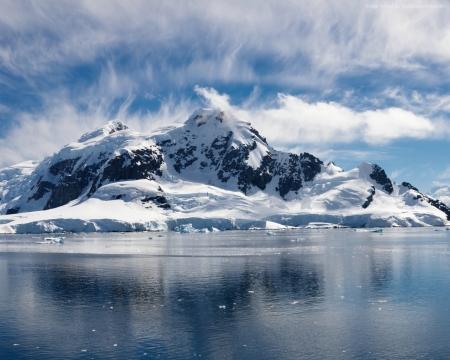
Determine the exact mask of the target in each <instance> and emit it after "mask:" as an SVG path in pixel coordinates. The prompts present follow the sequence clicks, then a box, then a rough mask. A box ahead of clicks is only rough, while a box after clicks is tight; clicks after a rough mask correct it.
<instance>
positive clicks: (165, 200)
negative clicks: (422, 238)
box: [0, 109, 450, 232]
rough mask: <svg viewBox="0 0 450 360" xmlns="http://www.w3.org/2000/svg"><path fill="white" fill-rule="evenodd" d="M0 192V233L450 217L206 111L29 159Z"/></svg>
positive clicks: (378, 171) (5, 173) (376, 170)
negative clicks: (278, 145)
mask: <svg viewBox="0 0 450 360" xmlns="http://www.w3.org/2000/svg"><path fill="white" fill-rule="evenodd" d="M0 197H1V200H0V214H3V215H0V232H43V231H62V230H65V231H111V230H115V231H123V230H146V229H147V230H149V229H150V230H153V229H167V228H174V227H175V226H177V225H179V224H186V223H188V222H189V223H193V224H195V225H196V226H197V227H198V226H201V227H209V228H212V227H218V228H249V227H252V226H255V227H267V222H268V221H270V224H273V223H274V222H275V223H279V224H283V225H291V226H298V225H305V224H308V223H309V222H311V221H322V222H330V223H336V224H341V225H347V226H390V225H400V226H425V225H445V224H447V223H448V220H449V219H450V210H449V209H448V208H447V206H446V205H444V204H443V203H441V202H440V201H439V200H436V199H435V198H434V197H431V196H428V195H425V194H422V193H421V192H420V191H419V190H418V189H416V188H415V187H413V186H412V185H410V184H409V183H402V184H396V183H394V182H392V181H391V180H390V179H389V178H388V177H387V176H386V173H385V171H384V170H383V169H382V168H381V167H379V166H378V165H375V164H368V163H362V164H360V165H359V166H358V167H357V168H355V169H353V170H350V171H347V172H344V171H343V170H342V169H340V168H339V167H337V166H336V165H335V164H333V163H329V164H326V165H325V164H323V162H322V161H320V160H319V159H318V158H316V157H314V156H313V155H311V154H308V153H302V154H292V153H287V152H281V151H277V150H275V149H273V148H272V147H271V146H270V145H269V144H268V143H267V141H266V139H265V138H264V137H263V136H262V135H261V134H259V132H258V131H257V130H256V129H254V128H253V127H252V126H251V124H250V123H247V122H244V121H242V120H239V119H237V118H236V117H234V116H233V114H230V113H228V112H224V111H220V110H211V109H199V110H197V111H196V112H194V113H193V114H192V115H191V116H190V117H189V119H188V120H187V121H186V122H185V123H184V124H183V125H177V126H169V127H165V128H160V129H158V130H156V131H153V132H150V133H145V134H141V133H138V132H136V131H134V130H132V129H130V128H128V127H127V126H126V125H125V124H123V123H122V122H120V121H111V122H109V123H108V124H107V125H105V126H103V127H101V128H98V129H96V130H94V131H92V132H90V133H87V134H85V135H83V136H82V137H81V138H80V139H78V140H77V141H76V142H74V143H71V144H68V145H66V146H65V147H63V148H62V149H61V150H60V151H59V152H58V153H56V154H54V155H53V156H51V157H48V158H46V159H44V160H43V161H42V162H41V163H39V164H38V163H33V162H25V163H22V164H18V165H16V166H13V167H9V168H6V169H2V170H0ZM2 224H3V225H2ZM261 224H262V225H261Z"/></svg>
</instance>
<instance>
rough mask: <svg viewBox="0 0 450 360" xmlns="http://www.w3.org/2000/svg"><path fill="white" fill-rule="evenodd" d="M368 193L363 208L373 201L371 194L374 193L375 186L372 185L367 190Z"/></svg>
mask: <svg viewBox="0 0 450 360" xmlns="http://www.w3.org/2000/svg"><path fill="white" fill-rule="evenodd" d="M369 192H370V195H369V196H368V197H367V200H366V202H365V203H364V204H363V205H362V207H363V209H367V208H368V207H369V205H370V204H371V203H372V201H373V196H374V195H375V186H372V188H371V189H370V190H369Z"/></svg>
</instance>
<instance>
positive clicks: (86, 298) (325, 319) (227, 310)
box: [0, 232, 450, 359]
mask: <svg viewBox="0 0 450 360" xmlns="http://www.w3.org/2000/svg"><path fill="white" fill-rule="evenodd" d="M330 234H332V235H333V237H330ZM238 235H239V234H238ZM238 235H233V238H231V236H226V235H222V237H216V238H212V237H209V238H207V237H204V238H193V237H190V238H187V237H185V238H180V237H174V238H170V239H169V238H168V239H164V240H160V241H159V242H155V243H154V245H153V243H151V244H150V245H149V243H148V242H142V243H139V242H136V243H133V244H132V245H130V246H135V247H136V248H137V249H138V250H142V253H143V255H130V254H125V255H112V254H80V253H79V254H73V253H69V252H56V251H55V250H54V249H51V251H49V252H39V251H36V252H31V253H30V252H9V253H8V252H3V253H0V268H1V269H4V270H5V271H4V272H3V273H2V275H1V276H0V286H1V289H2V292H1V293H0V314H1V315H0V317H1V318H0V320H1V321H0V353H2V354H6V357H5V358H8V357H9V358H35V359H44V358H45V359H48V358H58V359H59V358H65V357H67V358H87V357H89V358H92V357H93V358H105V357H108V358H147V357H149V358H156V357H158V356H159V357H162V358H183V359H184V358H189V357H198V356H199V355H202V356H203V357H206V358H230V359H231V358H258V359H261V358H286V359H288V358H305V359H306V358H308V359H310V358H317V359H319V358H320V359H322V358H349V357H350V358H362V357H363V358H369V359H370V358H380V357H381V358H390V357H400V358H415V357H418V356H419V355H420V356H424V357H442V356H441V355H443V354H446V353H447V351H450V346H449V345H448V344H447V343H446V342H445V341H444V339H446V334H447V332H448V330H450V329H449V325H448V324H449V323H450V322H449V321H448V320H450V315H449V312H448V311H447V310H446V308H447V303H448V300H450V296H449V291H448V290H447V286H446V284H448V281H449V280H450V275H449V274H450V271H448V270H450V259H449V256H448V255H449V249H448V244H447V243H445V244H439V245H436V244H430V243H429V242H424V241H421V240H420V239H421V237H420V232H419V233H418V235H417V236H416V237H415V238H412V239H411V234H409V233H408V237H409V240H410V242H409V244H408V245H405V244H404V243H403V241H404V239H403V238H401V237H398V236H397V237H396V236H394V235H392V238H391V241H389V242H386V240H385V239H382V238H375V237H368V236H370V235H366V237H364V236H362V235H361V234H356V235H355V234H354V233H351V232H334V233H331V232H328V233H323V234H320V233H318V234H315V233H313V234H311V236H309V237H305V238H306V240H305V241H304V242H303V243H296V242H295V243H294V242H291V241H290V236H289V235H288V234H287V235H280V236H279V237H273V238H272V237H271V239H266V238H263V237H261V235H260V234H256V235H254V236H253V237H252V235H249V234H245V236H244V235H243V236H241V238H238ZM358 236H359V237H358ZM230 238H231V239H230ZM247 238H248V239H247ZM379 239H380V240H379ZM138 240H139V239H138ZM87 241H89V239H87V240H86V242H87ZM98 241H99V244H100V245H99V246H101V247H103V248H105V244H110V243H109V242H108V241H112V240H108V239H106V240H104V242H101V241H100V240H98ZM136 241H137V240H136ZM69 243H70V242H69ZM111 244H112V245H107V246H116V245H117V242H115V243H111ZM250 244H251V246H250ZM119 245H120V246H122V245H121V244H119ZM119 245H117V246H119ZM77 246H82V247H84V246H86V243H84V242H80V243H79V244H78V245H77ZM60 249H64V251H67V250H68V249H69V250H70V251H72V250H73V249H72V248H70V247H65V248H60ZM108 249H109V247H108ZM161 254H166V255H165V256H162V255H161ZM219 254H221V255H219ZM55 339H56V340H55ZM59 339H64V340H63V341H61V340H59ZM15 343H17V344H19V345H17V346H14V344H15ZM115 344H116V345H117V346H115ZM434 345H436V346H438V345H439V349H440V350H439V351H436V349H435V348H433V346H434ZM82 350H86V351H82ZM194 354H195V355H194Z"/></svg>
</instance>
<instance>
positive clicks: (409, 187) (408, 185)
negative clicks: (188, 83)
mask: <svg viewBox="0 0 450 360" xmlns="http://www.w3.org/2000/svg"><path fill="white" fill-rule="evenodd" d="M402 185H403V186H404V187H407V188H408V189H410V190H415V191H417V192H419V189H417V188H416V187H414V186H412V185H411V184H410V183H409V182H406V181H404V182H402Z"/></svg>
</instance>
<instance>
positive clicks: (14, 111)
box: [0, 0, 450, 191]
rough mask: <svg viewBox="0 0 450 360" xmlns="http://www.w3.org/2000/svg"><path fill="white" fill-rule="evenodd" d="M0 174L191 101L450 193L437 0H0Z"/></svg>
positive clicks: (278, 142) (447, 66)
mask: <svg viewBox="0 0 450 360" xmlns="http://www.w3.org/2000/svg"><path fill="white" fill-rule="evenodd" d="M1 7H2V11H0V154H1V156H0V167H6V166H10V165H13V164H15V163H18V162H21V161H25V160H30V159H33V160H42V159H43V158H44V157H45V156H50V155H52V154H53V153H55V152H57V151H58V150H59V149H60V148H61V147H62V146H63V145H65V144H67V143H69V142H72V141H74V140H76V139H77V138H78V137H79V136H80V135H82V134H83V133H85V132H87V131H90V130H92V129H94V128H95V127H98V126H101V125H102V124H104V123H106V122H107V121H109V120H112V119H121V120H122V121H124V122H125V123H127V124H128V125H129V126H131V127H132V128H134V129H136V130H138V131H149V130H152V129H155V128H157V127H159V126H163V125H166V124H170V123H182V122H184V121H185V120H187V118H188V116H189V115H190V114H191V113H192V112H193V111H194V110H195V109H197V108H199V107H217V108H223V109H227V110H230V111H232V112H234V113H235V115H237V116H239V117H241V118H242V119H244V120H246V121H250V122H251V123H252V125H253V127H255V128H256V129H257V130H258V131H259V132H260V133H261V134H262V135H263V136H265V137H266V138H267V140H268V142H269V144H271V145H272V146H273V147H274V148H275V149H278V150H286V151H292V152H296V153H300V152H309V153H312V154H313V155H315V156H317V157H319V158H320V159H321V160H323V161H324V162H328V161H334V163H335V164H337V165H338V166H341V167H342V168H344V169H345V170H350V169H351V168H354V167H356V166H357V165H358V164H359V163H360V162H363V161H367V162H370V163H376V164H378V165H380V166H381V167H383V168H384V169H385V170H386V173H387V174H388V176H390V177H391V179H392V180H394V181H396V182H398V183H401V182H403V181H408V182H410V183H412V184H413V185H414V186H416V187H418V188H419V189H420V190H422V191H428V190H430V189H431V188H432V187H434V186H439V185H444V184H450V157H449V156H448V153H449V151H448V150H449V148H450V82H449V80H448V79H450V76H449V75H450V22H449V21H448V19H449V18H450V1H444V0H439V1H431V0H423V1H411V2H405V1H404V0H403V1H381V2H378V1H372V0H368V1H367V2H363V1H354V0H352V1H346V0H339V1H334V2H330V1H321V0H316V1H313V2H307V1H298V0H297V1H290V0H283V1H267V0H256V1H250V0H249V1H245V0H239V1H235V0H226V1H221V0H216V1H203V0H198V1H189V0H186V1H175V0H173V1H171V0H168V1H151V0H128V1H126V2H125V1H116V0H96V1H83V0H74V1H72V0H66V1H59V0H57V1H51V0H39V1H33V0H2V6H1Z"/></svg>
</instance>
